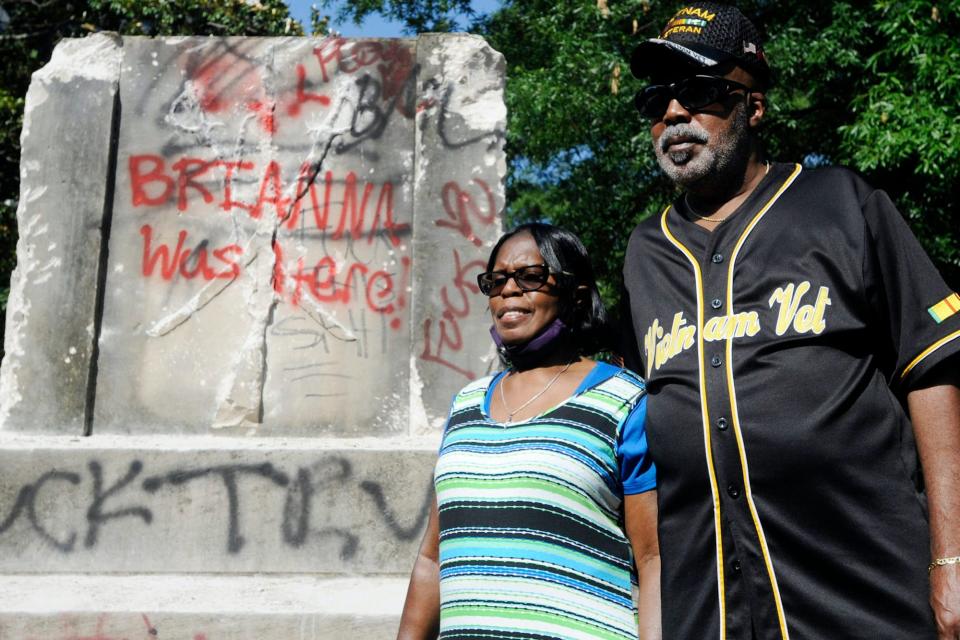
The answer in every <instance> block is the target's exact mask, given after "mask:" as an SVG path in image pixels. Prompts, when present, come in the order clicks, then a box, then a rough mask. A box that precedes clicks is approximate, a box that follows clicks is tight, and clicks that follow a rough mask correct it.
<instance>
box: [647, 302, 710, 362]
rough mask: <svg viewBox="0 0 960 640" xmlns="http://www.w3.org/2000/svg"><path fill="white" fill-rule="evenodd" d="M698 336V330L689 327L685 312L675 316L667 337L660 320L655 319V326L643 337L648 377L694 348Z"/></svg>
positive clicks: (652, 325) (651, 326)
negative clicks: (668, 361) (671, 360)
mask: <svg viewBox="0 0 960 640" xmlns="http://www.w3.org/2000/svg"><path fill="white" fill-rule="evenodd" d="M696 335H697V328H696V327H694V326H689V325H687V321H686V320H685V319H684V317H683V311H678V312H677V313H676V314H674V316H673V324H672V325H671V327H670V333H668V334H666V335H664V331H663V327H662V326H660V320H659V319H654V321H653V324H651V325H650V328H649V329H647V333H646V334H645V335H644V336H643V352H644V359H645V361H646V364H647V376H648V377H649V376H650V373H651V372H652V371H653V370H654V369H659V368H660V367H661V366H663V364H664V363H665V362H666V361H667V360H669V359H670V358H673V357H674V356H676V355H678V354H679V353H680V352H682V351H684V350H686V349H689V348H690V347H692V346H693V343H694V339H695V337H696Z"/></svg>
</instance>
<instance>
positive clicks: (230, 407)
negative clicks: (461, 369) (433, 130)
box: [94, 38, 416, 436]
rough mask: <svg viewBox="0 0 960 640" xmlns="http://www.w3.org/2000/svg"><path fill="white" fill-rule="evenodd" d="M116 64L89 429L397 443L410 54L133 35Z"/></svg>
mask: <svg viewBox="0 0 960 640" xmlns="http://www.w3.org/2000/svg"><path fill="white" fill-rule="evenodd" d="M123 64H124V74H123V76H122V79H121V86H120V92H121V99H122V101H123V104H124V105H125V107H124V118H123V120H122V122H121V125H120V142H119V149H118V175H117V190H116V198H115V202H114V212H113V226H112V231H111V238H110V263H111V268H110V270H109V273H108V274H107V282H106V291H105V305H104V320H103V328H102V332H101V338H100V354H101V358H100V369H99V379H98V385H97V396H96V413H95V420H94V430H95V431H96V432H98V433H105V432H113V433H144V432H164V433H170V432H181V433H204V432H208V431H210V430H211V429H215V430H217V429H219V430H222V431H226V432H230V433H248V432H257V433H263V434H271V435H282V434H298V435H317V436H323V435H356V434H364V435H378V434H379V435H384V434H389V433H392V432H395V431H405V430H406V425H407V407H408V396H409V385H408V365H407V359H408V353H409V327H408V321H407V316H408V311H407V306H408V304H409V294H408V292H407V289H408V288H409V287H410V286H411V284H410V280H409V279H410V258H409V255H410V246H409V245H410V230H411V224H410V223H411V219H412V207H413V188H412V185H413V179H412V167H413V115H414V110H415V102H414V101H415V98H416V92H415V88H416V70H415V68H414V43H413V42H412V41H404V40H391V41H377V40H363V41H346V40H343V39H337V38H330V39H326V40H322V41H321V40H308V39H303V38H290V39H281V38H271V39H258V38H227V39H216V38H176V39H175V38H166V39H142V38H127V39H126V40H125V48H124V63H123ZM127 105H130V106H129V107H127Z"/></svg>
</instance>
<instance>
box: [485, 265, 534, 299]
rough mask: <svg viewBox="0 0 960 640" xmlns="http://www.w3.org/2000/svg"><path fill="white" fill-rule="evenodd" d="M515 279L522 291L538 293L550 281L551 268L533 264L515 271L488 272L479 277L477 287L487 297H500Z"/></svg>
mask: <svg viewBox="0 0 960 640" xmlns="http://www.w3.org/2000/svg"><path fill="white" fill-rule="evenodd" d="M510 278H513V281H514V282H516V283H517V286H518V287H519V288H520V291H524V292H526V291H537V290H538V289H541V288H542V287H543V285H545V284H547V280H549V279H550V267H548V266H547V265H545V264H531V265H527V266H525V267H520V268H519V269H517V270H515V271H487V272H484V273H481V274H480V275H478V276H477V286H478V287H480V291H481V292H482V293H483V295H485V296H489V297H491V298H492V297H493V296H498V295H500V293H501V292H502V291H503V288H504V287H505V286H507V281H508V280H509V279H510Z"/></svg>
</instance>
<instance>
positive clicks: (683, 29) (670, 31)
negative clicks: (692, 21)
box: [660, 25, 703, 40]
mask: <svg viewBox="0 0 960 640" xmlns="http://www.w3.org/2000/svg"><path fill="white" fill-rule="evenodd" d="M674 33H703V29H702V28H700V27H688V26H687V25H680V26H678V27H672V28H670V29H667V30H666V31H664V32H663V35H661V36H660V37H661V38H662V39H664V40H666V39H667V38H668V37H669V36H671V35H673V34H674Z"/></svg>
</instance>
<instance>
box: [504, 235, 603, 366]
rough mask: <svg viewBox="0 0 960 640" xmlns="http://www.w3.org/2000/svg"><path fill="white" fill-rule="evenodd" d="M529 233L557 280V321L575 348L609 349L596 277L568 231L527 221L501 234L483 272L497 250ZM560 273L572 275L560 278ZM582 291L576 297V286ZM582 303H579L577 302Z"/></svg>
mask: <svg viewBox="0 0 960 640" xmlns="http://www.w3.org/2000/svg"><path fill="white" fill-rule="evenodd" d="M521 233H529V234H530V235H531V236H533V241H534V242H536V243H537V249H539V250H540V255H541V256H543V261H544V262H545V263H546V264H547V266H548V267H549V268H550V271H551V272H552V273H553V274H554V278H556V280H557V289H558V291H559V293H560V319H561V320H563V323H564V324H565V325H567V327H569V328H570V330H571V332H572V334H573V338H574V341H575V343H576V345H577V349H578V350H579V351H580V352H581V353H583V354H584V355H590V354H593V353H596V352H597V351H603V350H605V349H609V348H611V347H612V345H613V331H612V330H611V327H610V318H609V316H608V315H607V309H606V307H605V306H604V304H603V300H602V299H601V298H600V291H599V290H598V289H597V278H596V276H595V275H594V272H593V265H592V264H591V262H590V256H589V255H587V249H586V247H584V246H583V242H581V241H580V238H578V237H577V235H576V234H574V233H573V232H571V231H567V230H566V229H563V228H561V227H556V226H554V225H552V224H546V223H544V222H528V223H526V224H521V225H520V226H518V227H515V228H514V229H512V230H510V231H508V232H507V233H505V234H503V236H501V238H500V239H499V240H497V243H496V244H495V245H494V246H493V249H492V250H491V251H490V258H489V259H488V260H487V271H493V268H494V265H495V264H496V261H497V254H498V253H499V252H500V247H502V246H503V244H504V243H505V242H506V241H507V240H509V239H510V238H512V237H514V236H516V235H519V234H521ZM563 273H567V274H572V275H570V276H564V275H562V274H563ZM581 286H582V287H585V291H584V290H581V291H582V293H580V294H578V293H577V290H578V288H579V287H581ZM578 299H579V300H582V302H580V303H579V304H578V303H577V301H578Z"/></svg>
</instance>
